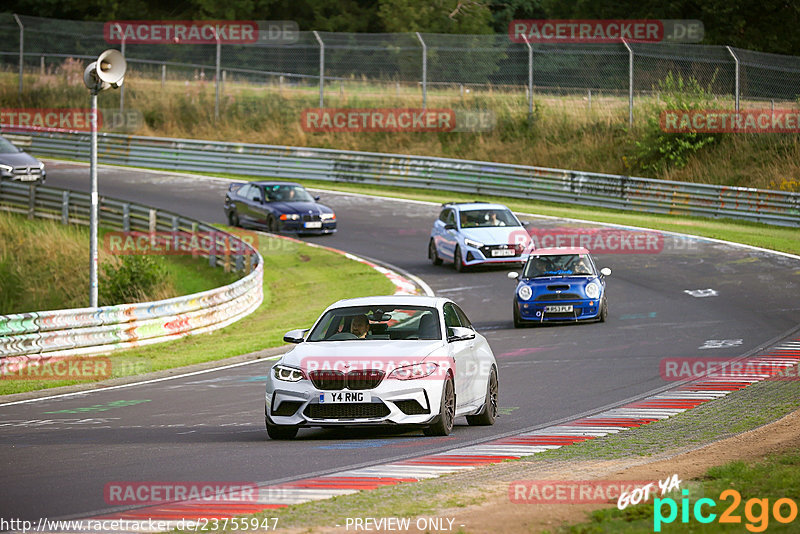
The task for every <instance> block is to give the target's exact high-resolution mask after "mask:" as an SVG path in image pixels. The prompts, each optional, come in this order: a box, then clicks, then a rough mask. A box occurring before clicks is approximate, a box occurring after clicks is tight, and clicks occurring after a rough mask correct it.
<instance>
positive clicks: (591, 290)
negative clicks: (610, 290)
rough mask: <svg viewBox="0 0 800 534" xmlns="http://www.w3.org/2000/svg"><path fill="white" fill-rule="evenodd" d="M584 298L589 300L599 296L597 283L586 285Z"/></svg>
mask: <svg viewBox="0 0 800 534" xmlns="http://www.w3.org/2000/svg"><path fill="white" fill-rule="evenodd" d="M586 296H587V297H589V298H590V299H596V298H597V297H599V296H600V284H598V283H597V282H590V283H588V284H586Z"/></svg>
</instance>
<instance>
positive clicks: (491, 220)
mask: <svg viewBox="0 0 800 534" xmlns="http://www.w3.org/2000/svg"><path fill="white" fill-rule="evenodd" d="M460 217H461V228H484V227H491V226H520V224H519V222H518V221H517V218H516V217H514V214H513V213H511V212H510V211H509V210H504V209H482V210H462V211H461V213H460Z"/></svg>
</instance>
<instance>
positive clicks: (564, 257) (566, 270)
mask: <svg viewBox="0 0 800 534" xmlns="http://www.w3.org/2000/svg"><path fill="white" fill-rule="evenodd" d="M591 274H594V270H593V269H592V262H591V260H590V259H589V256H588V255H587V254H561V255H553V256H531V257H530V259H528V263H527V264H526V265H525V270H524V271H523V273H522V277H523V278H536V277H540V276H570V275H591Z"/></svg>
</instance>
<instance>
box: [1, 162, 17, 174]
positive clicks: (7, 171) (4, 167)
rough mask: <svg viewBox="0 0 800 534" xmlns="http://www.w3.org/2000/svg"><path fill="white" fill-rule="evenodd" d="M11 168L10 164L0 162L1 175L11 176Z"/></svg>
mask: <svg viewBox="0 0 800 534" xmlns="http://www.w3.org/2000/svg"><path fill="white" fill-rule="evenodd" d="M13 170H14V167H12V166H11V165H5V164H2V163H0V174H2V175H3V176H11V171H13Z"/></svg>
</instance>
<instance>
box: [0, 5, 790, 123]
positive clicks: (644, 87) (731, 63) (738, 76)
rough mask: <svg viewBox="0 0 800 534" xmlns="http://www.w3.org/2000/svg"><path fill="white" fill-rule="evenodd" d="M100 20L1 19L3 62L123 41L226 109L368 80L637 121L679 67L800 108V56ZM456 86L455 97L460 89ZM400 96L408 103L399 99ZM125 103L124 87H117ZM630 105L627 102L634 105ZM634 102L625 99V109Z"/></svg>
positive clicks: (88, 54) (745, 96) (326, 94)
mask: <svg viewBox="0 0 800 534" xmlns="http://www.w3.org/2000/svg"><path fill="white" fill-rule="evenodd" d="M103 26H104V25H103V23H100V22H80V21H68V20H58V19H47V18H40V17H30V16H17V15H12V14H0V38H1V39H2V42H3V45H2V46H0V48H2V50H0V64H2V66H3V68H4V70H6V71H14V70H18V72H19V85H20V87H19V90H20V92H22V91H24V90H25V87H24V76H23V74H36V73H40V74H44V73H46V72H50V70H51V69H53V68H55V67H56V66H58V65H60V64H62V63H63V62H64V61H65V60H66V59H67V58H75V59H80V60H83V61H92V60H94V59H95V58H96V57H97V56H98V54H99V53H100V52H102V51H103V50H105V49H107V48H110V47H114V48H123V49H124V54H125V57H126V59H127V61H128V64H129V65H128V69H129V73H130V74H132V75H135V76H141V77H146V78H152V79H154V80H158V79H160V80H161V83H162V84H165V83H166V82H167V81H174V80H183V81H208V82H213V83H214V84H215V88H216V89H217V90H216V95H217V97H216V98H217V101H216V102H215V109H216V110H218V109H219V101H218V100H219V94H220V92H221V91H220V89H221V90H222V91H224V89H225V87H224V84H225V83H248V84H267V85H271V86H275V87H277V88H278V90H280V91H284V90H286V91H292V90H303V91H306V92H307V93H309V94H310V95H313V94H315V93H316V92H317V91H318V93H319V105H320V106H321V107H322V106H324V105H325V101H326V99H328V98H330V96H333V95H336V94H337V93H340V94H341V93H342V92H343V91H344V87H345V85H346V84H350V85H353V84H359V85H360V89H359V91H360V92H361V93H362V94H378V95H382V96H385V97H386V99H384V101H383V102H386V101H387V99H388V101H391V99H392V98H396V99H397V102H398V104H401V103H402V104H403V105H407V104H408V102H409V98H412V99H414V98H417V97H418V98H419V99H420V100H419V104H421V105H422V106H423V107H425V106H426V105H430V104H431V102H430V101H429V100H428V99H435V98H439V97H442V96H445V95H446V96H448V97H452V96H453V95H454V94H460V95H461V96H462V97H463V95H464V93H465V92H470V91H473V92H474V93H477V92H481V93H482V94H489V95H493V96H496V97H499V96H503V97H504V98H512V99H515V100H516V101H517V102H518V103H519V104H520V105H528V106H529V107H531V106H530V105H531V104H532V102H533V98H534V95H564V94H567V95H579V96H580V97H581V99H582V100H588V105H589V107H591V103H592V98H593V96H594V97H595V98H597V97H598V96H602V95H606V96H608V95H612V96H615V97H618V98H617V100H618V101H619V105H620V107H621V109H626V108H627V109H626V111H628V116H629V117H630V120H633V117H634V110H635V106H636V102H637V99H640V98H641V97H651V98H652V97H656V98H657V97H658V94H659V88H660V84H661V83H662V82H663V80H664V79H665V77H666V76H667V75H668V74H669V73H672V74H673V76H674V77H677V76H678V75H680V76H681V77H682V78H683V79H684V80H686V79H690V78H693V79H695V80H697V82H698V83H699V85H700V86H701V87H703V88H705V89H708V90H709V91H710V92H711V94H713V95H714V96H715V97H716V98H718V99H724V100H728V101H729V102H730V105H731V107H733V106H736V107H737V108H738V106H739V104H740V101H741V102H742V105H745V106H749V107H764V105H765V103H766V102H770V101H771V102H772V104H771V105H773V106H774V105H775V102H776V101H777V102H780V103H782V104H785V103H786V102H792V103H793V104H794V103H795V101H796V99H797V97H798V93H800V57H795V56H783V55H777V54H766V53H760V52H753V51H750V50H742V49H736V48H731V47H726V46H708V45H690V44H674V43H673V44H668V43H665V44H661V43H607V44H558V45H554V44H539V43H535V44H530V46H529V45H528V44H526V43H515V42H512V41H511V39H510V38H509V37H508V35H505V34H496V35H446V34H427V33H423V34H419V33H416V34H415V33H403V34H399V33H398V34H358V33H331V32H305V31H303V32H298V39H297V40H296V42H293V43H292V44H271V43H269V42H255V43H251V44H213V43H212V44H132V43H128V44H122V46H120V45H109V44H108V43H107V42H106V40H105V38H104V34H103ZM454 92H455V93H454ZM401 98H402V99H403V100H402V101H401ZM120 99H121V102H120V106H123V105H124V99H125V94H124V92H122V93H121V94H120ZM626 100H627V102H626ZM624 104H627V106H624Z"/></svg>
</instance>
